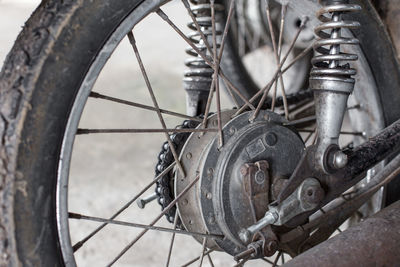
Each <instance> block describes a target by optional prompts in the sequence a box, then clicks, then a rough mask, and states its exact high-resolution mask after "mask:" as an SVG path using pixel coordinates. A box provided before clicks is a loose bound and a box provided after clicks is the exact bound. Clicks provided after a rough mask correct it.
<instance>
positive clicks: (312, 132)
mask: <svg viewBox="0 0 400 267" xmlns="http://www.w3.org/2000/svg"><path fill="white" fill-rule="evenodd" d="M316 130H317V126H315V127H314V129H313V130H312V131H310V132H309V134H308V135H307V137H306V138H305V139H304V144H307V142H308V141H309V140H310V138H311V137H312V136H313V134H314V133H315V131H316Z"/></svg>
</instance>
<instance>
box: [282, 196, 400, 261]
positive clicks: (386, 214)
mask: <svg viewBox="0 0 400 267" xmlns="http://www.w3.org/2000/svg"><path fill="white" fill-rule="evenodd" d="M399 244H400V201H398V202H396V203H394V204H392V205H391V206H389V207H388V208H386V209H384V210H383V211H381V212H379V213H377V214H376V215H375V216H373V217H371V218H369V219H366V220H365V221H364V222H362V223H360V224H358V225H356V226H355V227H353V228H350V229H349V230H347V231H345V232H344V233H342V234H340V235H338V236H336V237H333V238H332V239H330V240H328V241H326V242H325V243H323V244H321V245H319V246H316V247H314V248H312V249H310V250H309V251H307V252H305V253H304V254H302V255H300V256H299V257H297V258H295V259H294V260H292V261H290V262H289V263H288V264H286V265H284V266H287V267H290V266H307V267H312V266H325V267H330V266H351V267H353V266H367V267H368V266H398V264H399V262H400V246H399ZM337 248H346V249H337Z"/></svg>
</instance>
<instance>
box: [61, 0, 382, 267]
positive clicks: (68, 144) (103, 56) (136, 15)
mask: <svg viewBox="0 0 400 267" xmlns="http://www.w3.org/2000/svg"><path fill="white" fill-rule="evenodd" d="M164 2H165V1H151V3H150V2H144V3H142V4H141V6H140V8H141V9H140V10H139V8H138V9H136V10H135V11H133V12H132V13H131V15H130V16H129V17H128V18H127V19H126V20H125V21H124V22H123V23H122V24H121V25H120V26H119V27H118V28H117V30H116V31H115V32H114V33H113V34H112V36H111V38H110V40H109V41H108V42H107V43H106V45H105V46H104V48H103V50H102V51H101V52H100V53H99V56H98V57H97V58H96V60H95V62H94V63H93V64H92V66H91V68H90V70H89V72H88V74H87V75H86V78H85V80H84V81H83V83H82V86H81V88H80V90H79V93H78V96H77V98H76V101H75V104H74V106H73V108H72V111H71V115H70V117H69V121H68V125H67V129H66V132H65V137H64V142H63V146H62V152H61V157H60V164H59V171H58V186H57V224H58V233H59V237H60V243H61V249H62V253H63V257H64V261H65V263H66V265H71V266H74V265H76V262H75V258H74V255H73V254H74V253H73V250H72V244H71V240H70V234H69V225H68V216H69V215H68V204H67V203H68V177H69V168H70V161H71V157H72V146H73V143H74V139H75V133H76V130H77V129H78V125H79V120H80V117H81V115H82V112H83V109H84V107H85V103H86V101H87V98H88V97H89V94H90V91H91V89H92V87H93V85H94V84H95V82H96V78H97V77H98V75H99V73H100V71H101V70H102V68H103V66H104V65H105V63H106V62H107V60H108V58H109V57H110V56H111V54H112V52H113V51H114V50H115V48H116V47H117V45H118V44H119V43H120V41H121V40H122V39H123V38H124V37H125V36H126V34H127V33H128V32H129V31H130V30H131V29H132V28H133V27H134V25H136V23H138V22H139V21H140V20H141V19H143V18H144V17H146V16H147V14H148V12H146V10H147V11H149V12H150V11H152V10H154V8H155V7H157V6H159V5H161V4H163V3H164ZM359 62H361V63H359V65H363V63H365V62H366V60H365V57H363V56H362V57H361V59H360V61H359ZM365 66H366V65H364V68H359V70H361V73H360V76H361V77H372V75H371V71H370V70H369V68H365ZM365 84H374V82H373V81H371V80H363V81H359V82H358V85H357V87H358V88H356V90H355V94H354V97H353V98H352V99H350V101H349V103H351V104H353V105H354V106H356V105H357V104H358V103H359V102H360V100H365V98H366V96H367V95H368V93H371V94H369V95H375V96H376V88H375V87H374V86H368V87H367V88H368V89H365V88H366V87H364V85H365ZM361 88H362V89H363V90H361ZM376 99H378V98H377V97H376V98H373V100H376ZM368 100H371V99H368ZM367 102H368V103H369V107H368V111H372V112H365V113H367V114H364V113H363V114H360V112H357V111H350V112H355V114H353V115H351V116H352V118H353V120H354V122H352V124H353V126H354V128H355V130H358V129H362V130H363V132H364V131H366V132H367V133H366V135H368V136H371V135H373V134H374V133H376V132H378V130H380V129H381V128H383V119H382V114H381V112H380V110H381V108H380V107H379V104H378V103H377V102H376V103H370V102H373V101H365V102H364V103H367ZM351 104H349V106H351ZM360 116H364V117H361V118H363V119H360ZM365 116H372V117H373V120H374V121H375V122H377V123H376V124H374V125H373V127H371V125H368V127H366V126H365V124H363V122H365V121H366V120H365ZM369 119H371V118H369ZM359 131H360V130H359ZM359 140H362V138H359ZM355 142H357V141H355ZM278 258H279V257H278Z"/></svg>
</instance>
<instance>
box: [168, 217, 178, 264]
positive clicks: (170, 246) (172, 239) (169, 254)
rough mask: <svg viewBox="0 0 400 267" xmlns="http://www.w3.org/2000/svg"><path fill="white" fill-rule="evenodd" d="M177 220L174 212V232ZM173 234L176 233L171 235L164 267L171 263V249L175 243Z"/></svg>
mask: <svg viewBox="0 0 400 267" xmlns="http://www.w3.org/2000/svg"><path fill="white" fill-rule="evenodd" d="M178 219H179V216H178V212H176V213H175V219H174V230H176V224H177V223H178ZM175 234H176V233H173V234H172V237H171V242H170V244H169V249H168V256H167V263H166V264H165V266H166V267H169V263H170V261H171V255H172V248H173V247H174V243H175Z"/></svg>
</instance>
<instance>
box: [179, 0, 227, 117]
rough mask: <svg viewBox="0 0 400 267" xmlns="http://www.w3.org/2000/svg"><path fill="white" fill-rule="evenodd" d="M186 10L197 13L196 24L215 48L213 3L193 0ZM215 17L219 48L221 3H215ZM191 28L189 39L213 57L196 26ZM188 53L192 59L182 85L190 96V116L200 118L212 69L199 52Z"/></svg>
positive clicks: (209, 84) (188, 99)
mask: <svg viewBox="0 0 400 267" xmlns="http://www.w3.org/2000/svg"><path fill="white" fill-rule="evenodd" d="M184 2H186V7H187V8H190V9H191V12H192V13H193V14H194V16H195V18H196V21H197V23H198V24H199V26H200V29H201V32H202V33H203V35H204V36H205V38H206V40H207V41H208V44H209V46H210V48H211V50H212V49H213V41H212V39H213V38H212V16H211V3H210V0H190V3H191V4H192V5H190V6H189V5H188V3H187V1H184ZM214 9H215V18H216V21H215V23H216V35H217V49H218V48H219V46H220V41H221V40H220V39H221V38H220V36H221V35H222V30H221V25H220V23H218V21H220V20H219V18H220V16H221V13H222V12H223V11H224V6H223V5H221V4H215V5H214ZM188 27H189V29H190V30H192V32H191V33H190V34H189V35H188V38H189V39H190V40H191V41H192V42H193V43H194V44H196V46H197V47H198V49H199V50H200V51H202V52H203V53H204V54H205V55H206V56H209V57H211V56H212V55H211V54H210V51H208V49H207V46H206V43H205V42H204V40H203V38H202V36H201V33H200V32H199V31H198V29H197V27H196V24H195V23H194V22H193V21H191V22H190V23H188ZM186 53H187V54H188V55H189V56H190V58H188V59H187V60H186V61H185V65H186V66H187V69H186V70H185V73H184V75H185V76H184V79H183V86H184V88H185V90H186V94H187V101H186V102H187V113H188V115H190V116H197V115H201V114H204V112H205V107H206V103H207V99H208V94H209V92H210V87H211V83H212V75H213V73H214V71H213V69H212V68H211V67H210V66H209V65H208V64H207V63H206V62H205V61H204V59H203V58H201V57H200V56H199V55H198V54H197V52H196V51H195V50H194V49H193V48H192V47H188V48H187V49H186Z"/></svg>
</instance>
